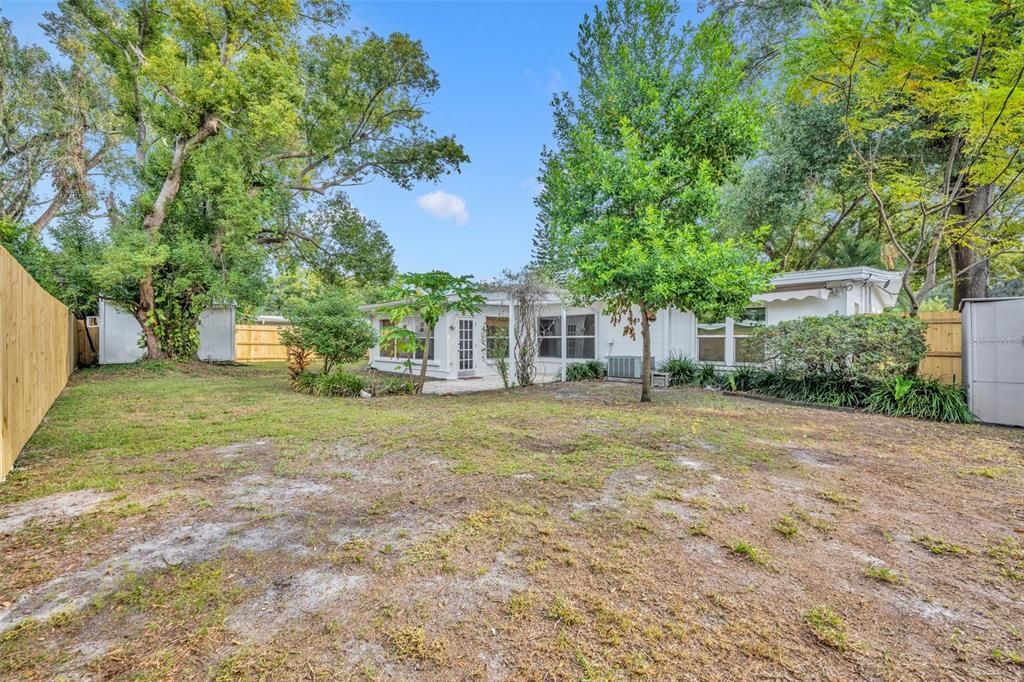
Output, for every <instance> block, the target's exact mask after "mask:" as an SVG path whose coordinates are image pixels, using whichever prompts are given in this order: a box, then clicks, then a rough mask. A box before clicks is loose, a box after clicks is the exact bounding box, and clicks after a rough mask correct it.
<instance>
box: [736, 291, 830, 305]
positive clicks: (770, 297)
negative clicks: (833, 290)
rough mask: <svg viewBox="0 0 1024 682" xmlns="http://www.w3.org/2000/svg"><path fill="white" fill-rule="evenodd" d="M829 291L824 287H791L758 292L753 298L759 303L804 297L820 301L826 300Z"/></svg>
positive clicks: (798, 299) (795, 299)
mask: <svg viewBox="0 0 1024 682" xmlns="http://www.w3.org/2000/svg"><path fill="white" fill-rule="evenodd" d="M828 294H829V291H828V289H826V288H825V287H821V288H820V289H792V290H790V291H770V292H768V293H767V294H758V295H757V296H754V300H755V301H758V302H760V303H771V302H773V301H800V300H803V299H805V298H819V299H821V300H822V301H827V300H828Z"/></svg>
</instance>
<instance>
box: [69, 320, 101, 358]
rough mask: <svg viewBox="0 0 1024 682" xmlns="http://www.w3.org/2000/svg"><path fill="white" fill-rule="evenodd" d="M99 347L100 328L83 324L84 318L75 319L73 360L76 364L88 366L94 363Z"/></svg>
mask: <svg viewBox="0 0 1024 682" xmlns="http://www.w3.org/2000/svg"><path fill="white" fill-rule="evenodd" d="M87 335H88V336H87ZM90 341H91V343H90ZM99 347H100V328H99V327H95V326H94V327H87V326H85V320H75V353H76V355H75V360H76V362H77V363H78V366H79V367H88V366H89V365H94V364H96V356H97V354H98V352H99Z"/></svg>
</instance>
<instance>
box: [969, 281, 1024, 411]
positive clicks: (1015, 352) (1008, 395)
mask: <svg viewBox="0 0 1024 682" xmlns="http://www.w3.org/2000/svg"><path fill="white" fill-rule="evenodd" d="M960 312H961V314H962V317H961V323H962V329H963V351H962V353H963V377H964V388H966V389H967V400H968V403H969V404H970V407H971V412H973V413H974V415H975V416H976V417H977V418H978V419H980V420H982V421H985V422H990V423H993V424H1007V425H1011V426H1024V298H970V299H967V300H965V301H962V302H961V304H960Z"/></svg>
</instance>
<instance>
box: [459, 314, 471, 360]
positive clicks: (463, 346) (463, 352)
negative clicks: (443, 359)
mask: <svg viewBox="0 0 1024 682" xmlns="http://www.w3.org/2000/svg"><path fill="white" fill-rule="evenodd" d="M471 371H473V320H459V372H471Z"/></svg>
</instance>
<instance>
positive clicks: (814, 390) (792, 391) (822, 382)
mask: <svg viewBox="0 0 1024 682" xmlns="http://www.w3.org/2000/svg"><path fill="white" fill-rule="evenodd" d="M871 389H872V384H871V382H869V381H866V380H864V379H861V378H859V377H854V376H849V375H847V374H839V373H830V374H821V373H818V374H803V375H794V374H790V373H787V372H784V371H779V370H769V371H765V372H762V373H761V374H760V375H759V376H758V377H757V378H756V381H755V383H754V387H753V389H752V390H753V391H754V392H756V393H760V394H762V395H769V396H772V397H775V398H782V399H783V400H796V401H799V402H804V403H817V404H820V405H831V406H833V407H862V406H863V405H864V404H865V402H866V401H867V398H868V396H869V395H870V393H871Z"/></svg>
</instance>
